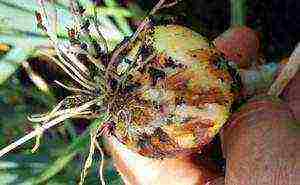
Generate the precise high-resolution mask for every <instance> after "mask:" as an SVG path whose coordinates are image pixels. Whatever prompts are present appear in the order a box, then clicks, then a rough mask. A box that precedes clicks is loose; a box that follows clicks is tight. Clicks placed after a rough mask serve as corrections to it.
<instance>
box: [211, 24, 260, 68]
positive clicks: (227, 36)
mask: <svg viewBox="0 0 300 185" xmlns="http://www.w3.org/2000/svg"><path fill="white" fill-rule="evenodd" d="M214 44H215V46H216V48H217V49H218V50H219V51H221V52H222V53H224V54H225V57H226V59H227V60H231V61H233V62H234V63H235V64H237V65H238V66H239V67H240V68H249V67H251V65H252V64H253V62H256V61H257V59H258V50H259V39H258V36H257V33H256V32H255V31H254V30H252V29H251V28H249V27H246V26H234V27H231V28H229V29H228V30H227V31H225V32H224V33H223V34H221V35H220V36H218V37H217V38H216V39H215V40H214Z"/></svg>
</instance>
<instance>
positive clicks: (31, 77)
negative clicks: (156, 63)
mask: <svg viewBox="0 0 300 185" xmlns="http://www.w3.org/2000/svg"><path fill="white" fill-rule="evenodd" d="M52 1H53V2H54V3H55V7H56V8H57V10H58V19H59V23H60V26H59V29H58V30H59V38H60V39H61V40H62V41H63V40H65V39H67V29H66V28H67V27H68V25H70V24H71V22H72V18H71V15H70V12H69V9H68V0H52ZM81 2H82V3H83V5H84V7H87V10H89V9H91V7H92V6H93V5H95V4H96V5H97V7H98V8H97V13H98V18H99V20H100V22H101V25H102V27H103V28H102V32H103V34H104V36H105V38H106V39H107V41H108V45H109V48H110V50H112V49H113V48H114V47H115V45H116V44H117V43H119V42H120V41H122V40H123V39H124V37H127V36H130V35H131V34H132V32H133V31H134V30H135V28H136V27H137V25H138V24H139V22H140V21H141V19H142V18H143V17H144V16H145V14H146V13H147V12H148V11H149V10H150V9H151V7H153V5H154V4H155V2H156V1H151V0H119V1H117V0H93V1H89V0H82V1H81ZM246 7H247V12H245V24H246V25H248V26H250V27H252V28H253V29H255V30H256V31H258V33H259V34H260V38H261V40H262V42H261V43H262V45H261V53H264V55H265V58H266V60H269V61H272V62H278V61H279V60H280V59H281V58H283V57H284V56H288V55H289V54H290V52H291V51H292V49H293V47H294V46H295V44H296V43H297V42H298V41H299V40H300V34H299V31H300V16H299V13H298V12H299V11H300V3H299V2H298V1H297V0H287V1H279V0H273V1H269V2H267V1H263V2H262V1H258V0H256V1H246ZM37 10H39V7H38V5H37V3H36V1H35V0H0V136H1V137H0V146H1V148H3V147H4V146H6V145H7V144H9V143H11V142H12V141H14V140H16V139H17V138H20V137H21V136H23V135H25V134H26V133H28V132H30V131H32V130H33V129H34V127H35V125H33V124H32V123H31V122H29V121H27V116H28V115H30V114H35V113H41V112H46V111H47V110H49V109H51V107H53V105H54V104H55V103H56V102H58V101H59V100H61V98H62V97H65V95H66V94H68V92H67V91H66V90H64V89H62V88H61V87H59V86H57V85H56V84H55V83H54V82H53V81H54V80H61V81H62V80H63V79H64V81H65V82H68V80H70V79H68V77H67V76H65V74H64V73H63V72H62V71H61V70H60V69H59V68H58V67H57V66H56V65H55V64H54V63H53V62H51V59H50V58H49V57H46V56H45V55H42V54H41V53H47V55H49V56H52V55H53V52H54V51H53V50H52V48H51V47H50V44H49V42H48V39H47V37H46V36H45V35H44V34H43V33H42V32H41V31H39V29H38V28H37V26H36V21H35V11H37ZM230 10H231V8H230V1H222V0H216V1H210V0H186V1H181V2H180V3H179V4H177V5H176V6H174V7H172V8H170V9H167V10H163V11H162V12H161V14H159V15H158V16H156V17H155V21H156V22H157V23H163V24H167V23H176V24H181V25H186V26H188V27H190V28H192V29H194V30H195V31H197V32H199V33H202V34H203V35H205V36H206V37H208V38H209V39H213V38H215V37H217V36H218V35H219V34H220V33H222V32H223V31H224V30H226V29H227V28H228V27H229V25H230V20H231V18H230ZM88 125H89V121H87V120H83V119H77V120H68V121H65V123H64V124H61V126H59V127H57V128H55V129H50V130H49V131H47V132H46V133H45V134H44V136H43V139H42V143H41V146H40V148H39V150H38V151H37V152H36V153H34V154H32V153H31V148H32V146H33V144H34V141H31V142H28V143H27V144H26V145H23V146H21V147H19V148H18V149H16V150H14V151H13V152H11V153H10V154H9V155H7V156H6V157H4V158H0V185H4V184H52V185H53V184H76V182H78V179H79V178H80V172H81V168H82V165H83V162H84V160H85V157H86V156H87V153H88V145H89V137H88V134H87V133H86V132H85V130H86V128H87V127H88ZM216 143H217V144H219V143H218V142H217V141H216ZM216 153H217V154H216V157H215V158H216V161H217V162H218V161H221V160H220V159H219V158H220V154H219V153H220V152H217V151H216ZM99 158H100V157H99ZM98 166H99V159H96V162H94V163H93V168H92V169H91V171H90V173H89V176H88V178H87V179H86V184H89V185H92V184H99V178H98V176H99V174H98V171H97V170H98ZM104 176H105V179H106V182H107V184H111V185H119V184H120V185H121V184H123V182H122V180H121V179H120V177H119V175H118V174H117V172H116V171H115V169H114V167H113V161H112V160H111V159H110V158H109V156H108V155H107V156H106V160H105V168H104Z"/></svg>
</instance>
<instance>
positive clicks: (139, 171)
mask: <svg viewBox="0 0 300 185" xmlns="http://www.w3.org/2000/svg"><path fill="white" fill-rule="evenodd" d="M106 148H107V149H108V151H109V152H110V155H111V156H112V157H113V160H114V163H115V166H116V168H117V170H118V171H119V173H120V175H121V177H122V178H123V181H124V182H125V184H126V185H222V184H224V179H223V177H221V176H220V174H219V173H216V172H215V171H213V170H211V169H210V168H206V166H202V165H199V164H196V163H195V159H194V158H193V157H192V156H190V155H188V156H178V157H176V158H164V159H153V158H147V157H144V156H141V155H139V154H137V153H134V152H132V151H130V150H129V149H127V148H126V147H125V146H124V145H123V144H121V143H120V142H119V141H118V140H117V139H116V138H115V137H113V136H110V137H106Z"/></svg>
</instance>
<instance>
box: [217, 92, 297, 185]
mask: <svg viewBox="0 0 300 185" xmlns="http://www.w3.org/2000/svg"><path fill="white" fill-rule="evenodd" d="M299 126H300V125H299V123H296V122H295V120H294V119H293V115H292V114H291V112H290V109H289V108H288V105H287V104H285V103H283V102H281V101H280V100H274V99H272V98H266V97H264V98H261V99H256V100H252V101H250V102H248V103H247V104H246V105H244V106H243V107H242V108H241V109H240V111H239V112H236V113H234V114H233V116H232V118H231V120H230V122H229V124H228V125H227V126H225V127H224V128H223V130H222V131H221V138H222V142H223V143H222V144H223V151H224V155H225V157H226V176H225V184H226V185H236V184H243V185H254V184H255V185H256V184H264V185H274V184H275V185H277V184H278V185H282V184H284V185H295V184H297V183H299V182H300V175H299V171H300V162H299V161H300V128H299Z"/></svg>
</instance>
